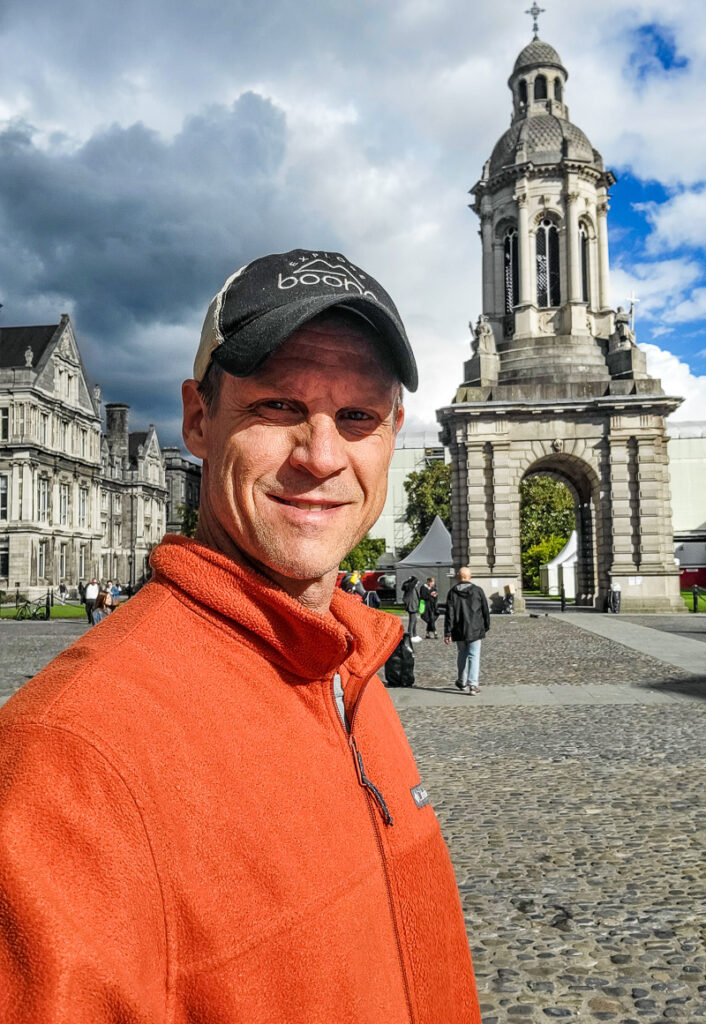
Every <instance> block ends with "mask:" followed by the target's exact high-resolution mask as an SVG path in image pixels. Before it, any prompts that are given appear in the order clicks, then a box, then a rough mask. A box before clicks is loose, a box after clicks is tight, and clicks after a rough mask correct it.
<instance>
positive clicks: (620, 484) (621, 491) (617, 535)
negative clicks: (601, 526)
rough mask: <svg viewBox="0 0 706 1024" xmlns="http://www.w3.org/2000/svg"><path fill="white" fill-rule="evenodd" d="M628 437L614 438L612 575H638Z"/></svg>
mask: <svg viewBox="0 0 706 1024" xmlns="http://www.w3.org/2000/svg"><path fill="white" fill-rule="evenodd" d="M628 440H629V439H628V437H627V436H624V435H622V434H621V435H618V436H613V435H612V436H611V438H610V492H611V520H612V525H613V558H612V565H611V567H610V568H611V573H613V574H627V575H634V574H635V572H636V571H637V567H636V565H635V548H634V537H633V518H634V515H633V507H632V500H633V496H632V494H631V482H630V455H629V452H628Z"/></svg>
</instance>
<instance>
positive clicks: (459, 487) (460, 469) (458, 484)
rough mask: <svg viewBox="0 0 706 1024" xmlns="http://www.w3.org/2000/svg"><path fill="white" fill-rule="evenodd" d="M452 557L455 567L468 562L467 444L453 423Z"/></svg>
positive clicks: (451, 446) (451, 442) (451, 452)
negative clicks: (458, 435) (459, 435)
mask: <svg viewBox="0 0 706 1024" xmlns="http://www.w3.org/2000/svg"><path fill="white" fill-rule="evenodd" d="M450 432H451V441H450V442H449V452H450V454H451V557H452V559H453V563H454V567H455V568H458V567H459V566H461V565H466V564H467V563H468V513H467V511H466V508H467V503H468V499H467V494H466V488H467V486H468V474H467V467H466V445H465V444H464V442H463V438H462V437H457V436H456V434H462V428H461V427H456V426H455V425H453V424H451V431H450Z"/></svg>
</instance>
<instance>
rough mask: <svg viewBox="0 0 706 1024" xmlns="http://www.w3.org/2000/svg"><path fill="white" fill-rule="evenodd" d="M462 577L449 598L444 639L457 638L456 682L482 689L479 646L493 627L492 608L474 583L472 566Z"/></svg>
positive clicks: (461, 572) (462, 571) (474, 691)
mask: <svg viewBox="0 0 706 1024" xmlns="http://www.w3.org/2000/svg"><path fill="white" fill-rule="evenodd" d="M456 579H457V580H458V581H459V582H458V583H457V584H456V586H455V587H452V588H451V590H450V591H449V593H448V597H447V598H446V615H445V618H444V642H445V643H447V644H450V643H451V641H452V640H454V641H455V642H456V649H457V672H456V683H455V685H456V686H457V687H458V689H459V690H461V691H463V693H470V694H473V695H475V694H477V693H480V683H479V681H478V680H479V672H480V646H481V640H482V639H483V637H484V636H485V634H486V633H487V632H488V630H489V629H490V611H489V609H488V601H487V598H486V596H485V593H484V592H483V591H482V590H481V588H480V587H477V586H476V585H475V583H471V570H470V569H469V568H468V566H464V567H463V568H462V569H459V570H458V572H457V573H456Z"/></svg>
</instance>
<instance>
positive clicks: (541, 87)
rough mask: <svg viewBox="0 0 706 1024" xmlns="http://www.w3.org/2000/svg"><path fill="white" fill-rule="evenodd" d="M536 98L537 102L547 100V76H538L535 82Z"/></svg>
mask: <svg viewBox="0 0 706 1024" xmlns="http://www.w3.org/2000/svg"><path fill="white" fill-rule="evenodd" d="M534 98H535V99H536V100H546V98H547V78H546V75H537V77H536V78H535V80H534Z"/></svg>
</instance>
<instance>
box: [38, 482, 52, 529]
mask: <svg viewBox="0 0 706 1024" xmlns="http://www.w3.org/2000/svg"><path fill="white" fill-rule="evenodd" d="M37 519H38V520H39V522H40V523H47V522H48V521H49V481H48V479H47V478H46V477H45V476H40V478H39V480H37Z"/></svg>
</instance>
